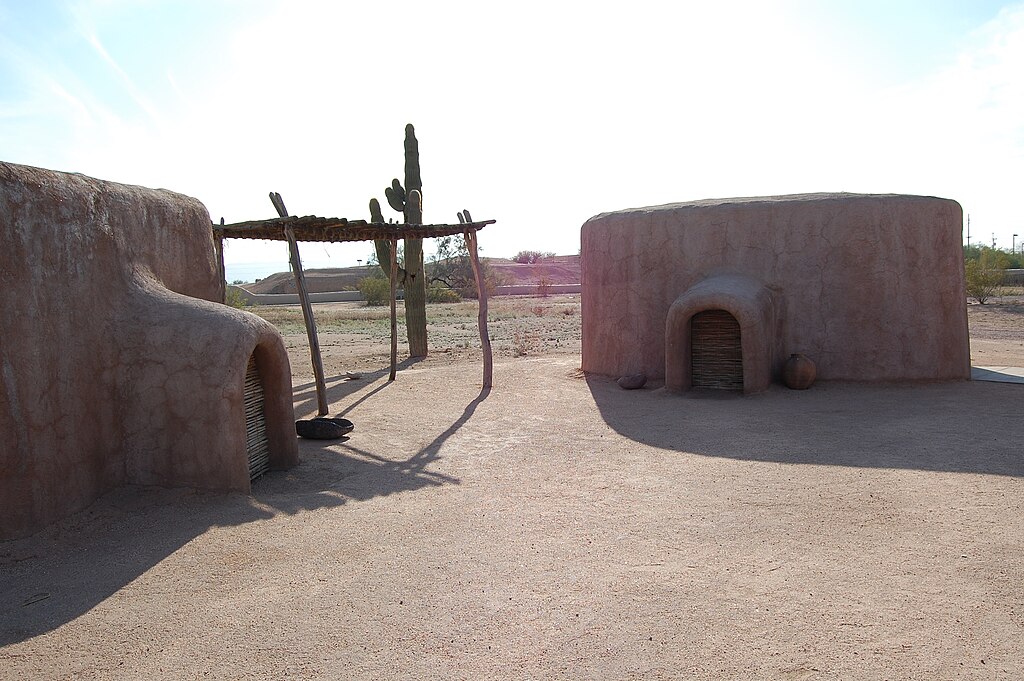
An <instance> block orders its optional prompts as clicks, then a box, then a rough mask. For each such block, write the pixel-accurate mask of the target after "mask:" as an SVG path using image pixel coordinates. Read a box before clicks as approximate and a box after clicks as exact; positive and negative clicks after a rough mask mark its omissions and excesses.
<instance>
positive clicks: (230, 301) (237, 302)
mask: <svg viewBox="0 0 1024 681" xmlns="http://www.w3.org/2000/svg"><path fill="white" fill-rule="evenodd" d="M224 304H225V305H230V306H231V307H237V308H239V309H242V308H243V307H249V303H248V302H247V301H246V299H245V296H243V295H242V292H241V291H239V290H238V289H237V288H233V287H231V286H228V287H227V288H226V289H225V291H224Z"/></svg>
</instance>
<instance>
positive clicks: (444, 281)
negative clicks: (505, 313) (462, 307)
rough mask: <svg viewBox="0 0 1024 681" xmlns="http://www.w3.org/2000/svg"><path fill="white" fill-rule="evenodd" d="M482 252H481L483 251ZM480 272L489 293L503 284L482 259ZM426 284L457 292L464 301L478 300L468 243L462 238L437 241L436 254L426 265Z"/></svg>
mask: <svg viewBox="0 0 1024 681" xmlns="http://www.w3.org/2000/svg"><path fill="white" fill-rule="evenodd" d="M480 250H482V249H480ZM480 270H481V274H482V275H483V278H484V286H486V287H487V290H488V292H492V293H493V291H494V287H495V286H500V285H501V283H502V282H500V281H499V280H498V279H499V277H498V275H497V274H496V273H495V271H494V269H493V268H492V267H491V266H490V265H488V264H487V261H486V260H484V259H483V258H481V259H480ZM427 280H428V281H429V282H430V283H431V285H435V284H441V285H444V286H447V287H448V288H450V289H452V290H454V291H456V292H457V293H458V294H459V295H460V296H461V297H463V298H476V297H477V290H476V277H474V276H473V265H472V264H471V262H470V258H469V249H468V248H467V247H466V240H465V238H463V237H461V236H446V237H442V238H440V239H438V240H437V250H436V251H435V252H434V255H432V256H431V257H430V260H429V262H428V263H427Z"/></svg>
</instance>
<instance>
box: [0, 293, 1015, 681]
mask: <svg viewBox="0 0 1024 681" xmlns="http://www.w3.org/2000/svg"><path fill="white" fill-rule="evenodd" d="M986 313H987V312H986ZM971 314H972V333H975V332H977V333H979V334H981V332H982V330H983V329H988V331H992V332H993V333H995V332H997V331H998V329H997V328H995V326H998V324H996V323H995V322H985V321H984V320H982V321H978V322H976V321H975V319H976V317H977V313H975V312H972V313H971ZM565 316H566V317H567V318H568V317H570V316H571V315H565ZM998 318H999V320H1000V322H999V323H1002V321H1003V320H1005V319H1007V318H1009V319H1011V320H1012V319H1019V318H1020V315H1018V316H1017V317H1013V316H1012V313H1007V314H1002V315H1001V316H998ZM990 327H991V328H990ZM1011 328H1013V327H1012V324H1011ZM988 331H985V333H988ZM1019 331H1020V328H1019V327H1018V334H1017V335H1016V337H1014V338H1011V339H1008V340H1005V341H1004V342H1003V343H1002V344H997V346H998V351H999V352H1001V353H1004V354H1002V355H1000V357H1003V358H1004V359H1005V360H1014V361H1005V362H1004V363H1008V364H1017V365H1022V366H1024V353H1021V352H1020V351H1019V350H1015V349H1014V348H1015V347H1017V346H1014V345H1013V343H1015V342H1018V341H1019V340H1020V338H1021V336H1020V333H1019ZM570 335H571V334H570ZM289 340H290V342H292V341H294V340H295V339H294V338H292V337H290V338H289ZM992 340H993V341H995V340H997V339H992ZM1007 345H1008V346H1009V347H1007ZM330 347H332V348H334V347H341V346H340V345H339V346H330ZM545 347H546V346H545ZM993 347H996V346H993ZM303 351H304V347H302V346H301V344H299V343H298V342H295V343H294V344H293V348H292V352H293V362H294V364H295V366H296V370H297V385H296V405H297V408H298V410H299V411H300V412H309V411H310V410H311V409H312V406H313V405H314V404H315V401H314V397H313V394H312V386H311V385H310V384H309V382H308V380H309V379H308V378H306V377H304V374H303V369H302V364H301V363H302V362H303V361H304V359H303V356H302V352H303ZM337 352H343V351H341V350H330V351H329V354H330V353H337ZM990 352H994V351H990V350H988V349H982V350H978V349H977V348H976V357H975V362H976V363H979V364H985V363H995V362H989V361H988V359H990V358H991V355H990ZM1015 353H1016V354H1015ZM331 356H332V359H331V360H330V361H329V366H331V367H334V370H333V373H332V370H331V369H330V368H329V370H328V371H329V374H331V378H330V380H329V388H330V397H331V403H332V405H333V411H334V412H335V413H339V414H344V415H345V416H347V417H348V418H350V419H352V420H353V421H354V422H355V423H356V424H357V429H356V431H355V432H354V433H353V434H352V436H351V438H350V439H348V440H346V441H343V442H336V443H317V442H311V441H304V442H302V444H301V452H302V458H303V463H302V465H300V466H299V467H297V468H295V469H293V470H291V471H288V472H284V473H272V474H270V475H268V476H266V477H265V478H264V479H262V480H260V481H259V482H257V483H256V485H255V488H254V492H253V495H252V496H251V497H248V496H243V495H217V494H206V493H196V492H190V491H187V490H161V489H148V488H147V489H139V488H131V489H124V490H119V491H117V492H115V493H112V494H110V495H107V496H106V497H104V498H103V499H102V500H100V501H99V502H98V503H96V504H94V505H93V506H92V507H90V508H89V509H88V510H86V511H85V512H82V513H80V514H77V515H76V516H74V517H72V518H70V519H68V520H67V521H65V522H63V523H60V524H58V525H56V526H54V527H52V528H50V529H47V530H45V531H43V532H41V533H40V534H38V535H36V536H35V537H32V538H29V539H25V540H19V541H15V542H7V543H3V544H0V646H2V647H0V678H3V679H50V678H69V679H71V678H74V679H107V678H112V679H201V678H211V679H231V678H253V679H286V678H295V679H386V678H428V679H433V678H436V679H483V678H516V679H521V678H537V679H541V678H544V679H547V678H566V679H570V678H571V679H577V678H596V679H628V678H637V679H659V678H664V679H674V678H765V679H840V678H841V679H849V678H918V679H932V678H979V679H980V678H1006V679H1017V678H1024V484H1022V479H1024V453H1022V452H1024V447H1022V435H1024V413H1022V405H1024V386H1020V385H1006V384H996V383H983V382H974V383H969V382H965V383H947V384H926V385H910V386H907V385H882V386H865V385H855V384H837V383H832V384H820V385H818V386H816V387H815V388H813V389H812V390H809V391H806V392H792V391H787V390H785V389H784V388H774V389H772V390H771V391H770V392H768V393H767V394H764V395H760V396H755V397H722V396H716V397H680V396H674V395H669V394H666V393H665V392H664V391H662V390H660V389H657V387H654V388H651V389H645V390H642V391H637V392H625V391H622V390H620V389H619V388H618V387H617V386H616V385H615V384H614V383H613V382H612V381H610V380H607V379H602V378H590V379H586V378H582V377H580V376H579V372H578V371H576V369H577V367H578V366H579V356H578V346H577V347H576V348H575V349H573V347H572V344H571V343H561V344H559V346H558V347H556V348H546V349H542V350H536V349H535V350H534V351H532V353H527V354H526V355H525V356H522V355H520V356H515V353H514V352H512V351H510V352H509V353H507V354H502V355H501V356H500V357H499V360H498V362H497V365H496V369H495V388H494V389H493V390H492V391H491V392H490V393H489V394H483V393H481V391H480V387H479V381H480V367H479V364H478V363H475V362H474V361H472V360H473V353H472V350H471V349H465V353H464V354H463V355H459V353H458V352H456V351H455V350H454V349H453V351H452V352H444V351H437V352H435V353H434V355H433V356H432V357H431V358H430V359H428V360H426V361H423V362H418V363H406V364H405V366H404V369H403V370H402V371H401V373H400V374H399V378H398V381H396V382H395V383H393V384H390V385H389V384H387V383H386V382H385V381H384V380H383V373H382V372H381V371H378V370H374V371H372V372H368V373H367V375H366V376H365V378H364V379H362V380H359V381H346V380H343V379H342V378H341V376H340V374H339V372H338V370H339V369H340V368H342V367H344V368H355V369H360V370H367V366H368V365H370V364H371V362H372V352H371V353H370V354H368V355H357V356H353V357H347V356H345V355H344V354H342V355H337V354H334V355H331ZM1014 358H1015V359H1014ZM357 365H358V366H357ZM379 366H380V364H379V363H378V364H377V365H376V367H379ZM369 368H370V369H374V367H373V366H369Z"/></svg>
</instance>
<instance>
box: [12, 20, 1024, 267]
mask: <svg viewBox="0 0 1024 681" xmlns="http://www.w3.org/2000/svg"><path fill="white" fill-rule="evenodd" d="M1022 74H1024V2H997V1H989V0H972V1H971V2H963V1H962V0H849V1H841V0H836V1H834V2H829V1H828V0H760V1H756V2H743V1H734V2H728V1H724V0H717V1H714V2H710V1H709V2H689V1H687V0H676V1H675V2H651V1H647V0H630V2H615V3H612V2H602V1H601V0H592V1H590V2H570V1H565V2H558V1H557V0H546V1H545V2H532V1H531V0H523V1H521V2H516V3H489V2H480V1H479V0H476V1H474V2H449V1H447V0H433V1H431V2H404V1H403V0H390V1H389V2H386V3H384V2H360V1H358V0H338V1H335V2H312V1H303V0H288V1H287V2H284V1H280V2H279V1H274V0H75V1H69V2H46V1H45V0H40V1H29V0H0V160H3V161H9V162H14V163H22V164H26V165H33V166H40V167H45V168H52V169H56V170H64V171H72V172H81V173H84V174H86V175H91V176H93V177H99V178H103V179H107V180H114V181H118V182H124V183H127V184H136V185H143V186H148V187H162V188H167V189H172V190H174V191H178V192H181V193H183V194H188V195H190V196H194V197H196V198H198V199H200V200H201V201H202V202H203V203H204V204H205V205H206V206H207V208H208V210H209V211H210V215H211V218H212V219H213V220H214V221H218V220H219V219H220V218H221V217H223V218H224V219H225V221H226V222H228V223H231V222H241V221H244V220H255V219H263V218H270V217H274V216H275V212H274V209H273V206H272V205H271V203H270V201H269V199H268V198H267V195H268V193H269V192H271V191H277V192H280V193H281V195H282V197H283V198H284V201H285V203H286V204H287V206H288V209H289V211H290V212H291V214H293V215H320V216H324V217H347V218H349V219H368V218H369V210H368V207H367V205H368V202H369V199H370V198H371V197H377V198H378V199H379V200H380V201H381V204H382V205H383V206H384V212H385V217H394V218H395V219H400V216H399V215H398V214H397V213H394V212H393V211H390V209H389V208H388V207H387V205H386V201H385V200H384V188H385V187H386V186H388V185H389V184H390V182H391V179H392V178H394V177H399V178H401V177H402V174H403V146H402V141H403V136H404V127H405V124H406V123H413V124H414V125H415V126H416V132H417V137H418V138H419V141H420V160H421V167H422V176H423V203H424V220H425V221H426V222H430V223H442V222H457V217H456V213H457V211H459V210H462V209H469V210H470V212H471V213H472V215H473V217H474V218H475V219H478V220H479V219H495V220H497V223H496V224H495V225H493V226H490V227H487V228H485V229H484V230H483V231H481V233H480V244H481V247H482V249H483V252H484V255H485V256H492V257H509V256H511V255H513V254H515V253H517V252H518V251H520V250H539V251H552V252H555V253H558V254H574V253H577V252H578V250H579V238H580V227H581V226H582V225H583V223H584V222H586V220H587V219H588V218H590V217H591V216H593V215H596V214H598V213H602V212H607V211H614V210H620V209H625V208H633V207H638V206H647V205H659V204H665V203H673V202H678V201H688V200H694V199H704V198H724V197H731V196H763V195H774V194H795V193H807V192H834V191H846V192H862V193H905V194H922V195H929V196H941V197H945V198H951V199H955V200H957V201H959V202H960V204H961V206H962V207H963V209H964V213H965V216H966V215H968V214H969V215H970V219H971V241H972V243H979V242H980V243H986V244H990V245H991V243H992V242H993V240H994V241H995V243H996V245H997V246H998V247H1000V248H1007V249H1008V248H1010V247H1011V246H1012V245H1013V243H1014V242H1016V244H1017V247H1018V249H1019V248H1021V244H1022V242H1024V238H1022V237H1024V211H1022V210H1021V209H1020V203H1019V198H1020V196H1021V189H1022V186H1024V183H1022V181H1024V76H1022ZM965 222H966V217H965ZM1013 234H1018V235H1019V236H1018V237H1017V238H1016V239H1014V237H1013V236H1012V235H1013ZM965 237H966V234H965ZM429 250H430V247H429V244H428V251H429ZM371 251H372V246H371V244H369V243H365V244H337V245H324V244H305V245H303V246H302V256H303V261H304V263H303V264H304V265H305V266H319V267H323V266H335V267H340V266H348V265H353V264H356V261H357V260H364V261H365V259H366V258H367V257H368V256H369V254H370V253H371ZM225 258H226V260H227V262H228V265H229V271H230V267H231V266H232V265H235V266H238V265H239V264H241V263H252V262H277V263H283V262H285V261H286V260H287V254H286V247H285V246H284V244H283V243H273V242H258V241H245V240H230V241H229V242H228V245H227V248H226V252H225ZM229 278H230V275H229Z"/></svg>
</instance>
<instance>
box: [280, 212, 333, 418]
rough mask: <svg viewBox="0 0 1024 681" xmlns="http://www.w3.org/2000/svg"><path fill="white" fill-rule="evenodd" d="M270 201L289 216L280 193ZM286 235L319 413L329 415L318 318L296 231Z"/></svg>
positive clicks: (288, 229)
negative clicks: (304, 324) (317, 331)
mask: <svg viewBox="0 0 1024 681" xmlns="http://www.w3.org/2000/svg"><path fill="white" fill-rule="evenodd" d="M270 201H271V203H273V204H274V208H276V209H277V214H278V215H279V216H280V217H283V218H286V217H288V209H287V208H285V207H284V201H283V200H281V195H280V194H278V193H277V192H270ZM284 236H285V238H286V239H287V240H288V253H289V254H290V255H291V261H292V274H293V275H294V276H295V288H296V289H297V290H298V292H299V303H301V305H302V318H303V320H305V322H306V337H307V338H309V356H310V359H311V360H312V361H313V378H314V379H315V380H316V402H317V407H318V411H317V413H318V415H320V416H327V411H328V408H327V383H326V382H325V381H324V363H323V360H322V359H321V357H320V340H319V338H318V336H317V333H316V319H315V318H314V317H313V307H312V305H310V303H309V293H308V292H307V291H306V277H305V275H304V274H303V273H302V261H301V260H300V259H299V244H298V242H297V241H296V240H295V231H294V230H293V229H292V228H291V227H290V226H286V227H285V228H284Z"/></svg>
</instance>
